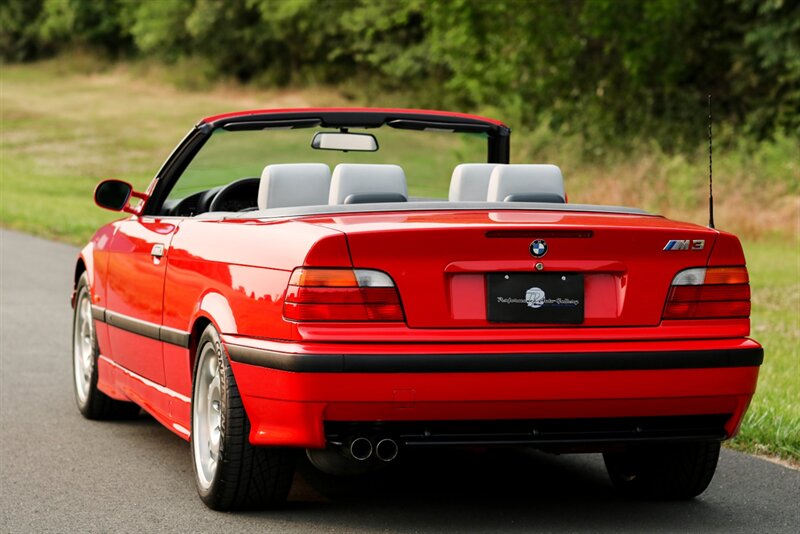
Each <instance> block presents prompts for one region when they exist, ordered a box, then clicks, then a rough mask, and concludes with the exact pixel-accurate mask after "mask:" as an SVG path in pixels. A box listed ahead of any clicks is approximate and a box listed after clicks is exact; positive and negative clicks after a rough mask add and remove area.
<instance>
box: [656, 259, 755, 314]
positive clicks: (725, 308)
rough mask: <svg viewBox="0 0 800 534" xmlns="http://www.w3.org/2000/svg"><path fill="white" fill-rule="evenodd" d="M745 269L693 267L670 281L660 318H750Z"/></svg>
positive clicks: (748, 287) (748, 291)
mask: <svg viewBox="0 0 800 534" xmlns="http://www.w3.org/2000/svg"><path fill="white" fill-rule="evenodd" d="M748 282H749V277H748V274H747V268H745V267H744V266H741V267H696V268H693V269H686V270H685V271H681V272H679V273H678V274H677V275H675V278H673V280H672V287H671V288H670V291H669V295H668V297H667V304H666V306H665V307H664V315H663V318H664V319H728V318H747V317H750V285H749V283H748Z"/></svg>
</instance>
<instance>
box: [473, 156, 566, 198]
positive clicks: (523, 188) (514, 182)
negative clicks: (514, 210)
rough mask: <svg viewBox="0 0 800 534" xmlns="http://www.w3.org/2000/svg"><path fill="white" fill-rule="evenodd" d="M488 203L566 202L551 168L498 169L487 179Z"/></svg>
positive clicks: (556, 172) (559, 180)
mask: <svg viewBox="0 0 800 534" xmlns="http://www.w3.org/2000/svg"><path fill="white" fill-rule="evenodd" d="M486 200H487V201H488V202H554V203H558V204H565V203H566V202H567V196H566V192H565V190H564V178H563V176H562V175H561V169H559V168H558V167H556V166H555V165H498V166H497V167H496V168H495V169H494V170H493V171H492V174H491V177H490V178H489V189H488V193H487V195H486Z"/></svg>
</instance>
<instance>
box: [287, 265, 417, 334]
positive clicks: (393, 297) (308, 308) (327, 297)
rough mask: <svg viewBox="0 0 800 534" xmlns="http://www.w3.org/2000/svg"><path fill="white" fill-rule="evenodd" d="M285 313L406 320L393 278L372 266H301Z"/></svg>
mask: <svg viewBox="0 0 800 534" xmlns="http://www.w3.org/2000/svg"><path fill="white" fill-rule="evenodd" d="M283 316H284V317H286V318H287V319H290V320H292V321H335V322H338V321H403V320H404V316H403V307H402V306H401V305H400V295H398V294H397V288H396V287H395V285H394V281H393V280H392V278H391V277H390V276H389V275H388V274H386V273H383V272H380V271H372V270H369V269H314V268H306V267H298V268H297V269H295V270H294V272H293V273H292V276H291V278H290V279H289V287H288V288H287V290H286V299H285V300H284V304H283Z"/></svg>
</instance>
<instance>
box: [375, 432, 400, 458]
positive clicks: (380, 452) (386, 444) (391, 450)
mask: <svg viewBox="0 0 800 534" xmlns="http://www.w3.org/2000/svg"><path fill="white" fill-rule="evenodd" d="M399 452H400V447H398V446H397V442H396V441H395V440H393V439H389V438H384V439H382V440H380V441H379V442H378V444H377V445H375V456H376V457H377V458H378V460H380V461H381V462H391V461H392V460H394V459H395V458H397V453H399Z"/></svg>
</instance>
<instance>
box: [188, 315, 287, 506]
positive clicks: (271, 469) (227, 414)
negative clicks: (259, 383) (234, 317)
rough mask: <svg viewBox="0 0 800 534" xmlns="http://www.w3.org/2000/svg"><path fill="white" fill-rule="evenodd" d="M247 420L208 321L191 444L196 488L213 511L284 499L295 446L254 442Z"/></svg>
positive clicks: (199, 351)
mask: <svg viewBox="0 0 800 534" xmlns="http://www.w3.org/2000/svg"><path fill="white" fill-rule="evenodd" d="M249 434H250V421H249V420H248V419H247V414H246V413H245V411H244V406H243V405H242V399H241V397H240V395H239V389H238V388H237V387H236V380H235V379H234V376H233V372H232V371H231V367H230V364H229V362H228V359H227V358H226V357H225V354H224V352H223V349H222V344H221V343H220V339H219V334H218V333H217V331H216V330H215V329H214V327H213V326H211V325H209V326H208V327H207V328H206V329H205V331H204V332H203V335H202V336H201V337H200V342H199V343H198V345H197V355H196V358H195V369H194V383H193V388H192V430H191V449H192V464H193V466H194V474H195V482H196V484H197V492H198V493H199V495H200V498H201V499H202V500H203V502H204V503H205V504H206V505H207V506H208V507H209V508H211V509H213V510H221V511H225V510H237V509H260V508H270V507H276V506H279V505H281V504H282V503H284V502H285V501H286V497H287V495H288V494H289V489H290V488H291V485H292V478H293V476H294V466H295V454H294V451H292V450H289V449H282V448H271V447H254V446H252V445H251V444H250V442H249V440H248V435H249Z"/></svg>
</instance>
